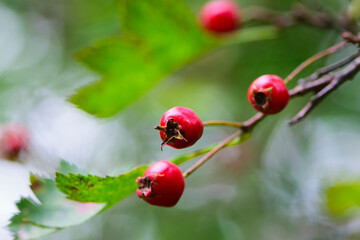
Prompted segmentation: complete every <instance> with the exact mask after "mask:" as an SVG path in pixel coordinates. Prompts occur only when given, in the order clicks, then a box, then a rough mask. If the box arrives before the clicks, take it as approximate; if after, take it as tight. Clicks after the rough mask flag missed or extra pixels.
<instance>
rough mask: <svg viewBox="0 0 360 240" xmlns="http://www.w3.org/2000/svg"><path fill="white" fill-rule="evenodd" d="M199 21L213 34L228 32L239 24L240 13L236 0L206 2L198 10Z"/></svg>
mask: <svg viewBox="0 0 360 240" xmlns="http://www.w3.org/2000/svg"><path fill="white" fill-rule="evenodd" d="M199 17H200V23H201V24H202V26H203V27H204V28H205V29H206V30H208V31H210V32H213V33H215V34H221V33H229V32H232V31H235V30H236V29H238V28H239V27H240V25H241V13H240V9H239V7H238V6H237V4H236V2H234V1H231V0H214V1H210V2H208V3H206V4H205V5H204V6H203V8H202V9H201V11H200V16H199Z"/></svg>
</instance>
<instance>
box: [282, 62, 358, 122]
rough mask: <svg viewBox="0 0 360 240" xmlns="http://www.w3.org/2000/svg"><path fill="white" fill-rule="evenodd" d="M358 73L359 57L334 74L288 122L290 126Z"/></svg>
mask: <svg viewBox="0 0 360 240" xmlns="http://www.w3.org/2000/svg"><path fill="white" fill-rule="evenodd" d="M359 71H360V57H358V58H356V59H355V60H354V61H353V62H352V63H351V64H350V65H349V66H347V67H346V68H345V69H343V70H341V71H339V72H337V73H336V74H334V76H333V77H334V78H333V80H331V81H330V83H328V84H327V85H326V86H325V87H324V88H323V89H322V90H320V91H319V92H318V93H317V94H316V95H315V96H313V97H312V98H311V100H310V102H309V103H308V104H306V105H305V107H304V108H303V109H302V110H301V111H300V112H299V113H298V114H297V115H296V116H295V117H294V118H293V119H292V120H290V121H289V124H290V125H294V124H296V123H298V122H299V121H301V120H302V119H304V118H305V117H306V116H307V115H308V114H309V113H310V112H311V111H312V110H313V109H314V108H315V107H316V106H317V105H318V104H319V103H320V102H321V101H322V100H323V99H324V98H325V97H326V96H328V95H329V94H330V93H331V92H332V91H334V90H335V89H337V88H338V87H339V86H340V85H341V84H343V83H344V82H346V81H347V80H350V79H353V78H354V76H355V75H356V74H357V73H358V72H359Z"/></svg>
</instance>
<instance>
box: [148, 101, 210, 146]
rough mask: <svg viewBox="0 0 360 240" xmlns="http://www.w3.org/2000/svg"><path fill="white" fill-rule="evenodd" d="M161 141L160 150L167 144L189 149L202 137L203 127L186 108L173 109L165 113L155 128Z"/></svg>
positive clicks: (192, 112)
mask: <svg viewBox="0 0 360 240" xmlns="http://www.w3.org/2000/svg"><path fill="white" fill-rule="evenodd" d="M155 129H156V130H159V131H160V137H161V139H162V140H163V142H162V143H161V148H162V147H163V146H164V145H165V144H167V145H169V146H171V147H173V148H177V149H179V148H186V147H190V146H191V145H193V144H194V143H196V141H197V140H199V138H200V137H201V136H202V134H203V130H204V126H203V123H202V121H201V120H200V118H199V117H198V116H197V115H196V114H195V112H194V111H193V110H191V109H190V108H186V107H173V108H171V109H169V110H168V111H166V112H165V113H164V115H163V116H162V118H161V120H160V125H159V126H156V127H155Z"/></svg>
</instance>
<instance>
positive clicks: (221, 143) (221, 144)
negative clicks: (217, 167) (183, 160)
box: [183, 130, 243, 177]
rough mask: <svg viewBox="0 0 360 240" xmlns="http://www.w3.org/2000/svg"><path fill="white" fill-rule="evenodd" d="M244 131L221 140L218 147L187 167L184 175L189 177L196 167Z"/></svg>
mask: <svg viewBox="0 0 360 240" xmlns="http://www.w3.org/2000/svg"><path fill="white" fill-rule="evenodd" d="M242 133H243V131H241V130H240V131H237V132H236V133H234V134H233V135H231V136H229V137H228V138H226V139H225V140H224V141H222V142H220V143H219V144H218V145H216V147H214V148H213V149H212V150H211V151H210V152H208V153H207V154H206V155H205V156H203V157H202V158H201V159H200V160H199V161H198V162H197V163H195V164H194V165H193V166H191V167H190V168H189V169H187V170H186V171H185V172H184V174H183V175H184V177H188V176H189V175H190V174H191V173H193V172H194V171H195V170H196V169H198V168H199V167H201V166H202V165H203V164H204V163H205V162H207V161H208V160H209V159H210V158H211V157H212V156H214V155H215V154H216V153H217V152H218V151H220V150H221V149H223V148H224V147H225V146H226V145H227V144H229V143H230V142H231V141H232V140H234V139H235V138H236V137H239V136H240V135H241V134H242Z"/></svg>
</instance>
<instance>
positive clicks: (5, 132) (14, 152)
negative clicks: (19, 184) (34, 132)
mask: <svg viewBox="0 0 360 240" xmlns="http://www.w3.org/2000/svg"><path fill="white" fill-rule="evenodd" d="M28 145H29V132H28V130H27V128H26V127H25V126H24V125H22V124H19V123H12V124H8V125H4V126H3V127H2V129H1V133H0V154H1V156H2V157H5V158H7V159H9V160H15V159H16V158H17V157H18V156H19V154H20V152H21V151H24V150H26V148H27V147H28Z"/></svg>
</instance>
